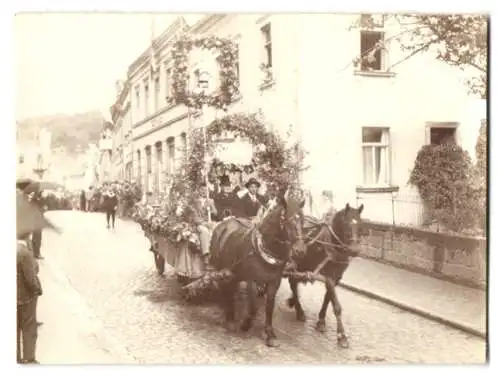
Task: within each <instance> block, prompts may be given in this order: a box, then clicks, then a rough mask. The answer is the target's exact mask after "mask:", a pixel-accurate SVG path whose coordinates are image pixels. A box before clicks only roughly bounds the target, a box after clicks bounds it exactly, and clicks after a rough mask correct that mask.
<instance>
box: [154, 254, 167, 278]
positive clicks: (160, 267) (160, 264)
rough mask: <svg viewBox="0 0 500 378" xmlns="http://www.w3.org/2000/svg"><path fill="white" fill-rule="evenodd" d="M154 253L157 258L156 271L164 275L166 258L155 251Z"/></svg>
mask: <svg viewBox="0 0 500 378" xmlns="http://www.w3.org/2000/svg"><path fill="white" fill-rule="evenodd" d="M153 255H154V259H155V265H156V271H157V272H158V274H159V275H160V276H162V275H163V273H164V272H165V258H164V257H163V256H162V255H160V254H159V253H157V252H155V253H154V254H153Z"/></svg>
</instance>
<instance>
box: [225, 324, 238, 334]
mask: <svg viewBox="0 0 500 378" xmlns="http://www.w3.org/2000/svg"><path fill="white" fill-rule="evenodd" d="M226 328H227V330H228V331H229V332H236V331H237V330H238V326H237V325H236V323H235V322H228V323H226Z"/></svg>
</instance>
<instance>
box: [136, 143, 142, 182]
mask: <svg viewBox="0 0 500 378" xmlns="http://www.w3.org/2000/svg"><path fill="white" fill-rule="evenodd" d="M137 180H138V181H139V182H142V162H141V150H137Z"/></svg>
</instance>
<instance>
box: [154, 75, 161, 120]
mask: <svg viewBox="0 0 500 378" xmlns="http://www.w3.org/2000/svg"><path fill="white" fill-rule="evenodd" d="M153 83H154V111H153V113H156V112H157V111H158V110H159V109H160V93H161V80H160V77H159V76H156V77H155V78H154V80H153Z"/></svg>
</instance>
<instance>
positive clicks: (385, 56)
mask: <svg viewBox="0 0 500 378" xmlns="http://www.w3.org/2000/svg"><path fill="white" fill-rule="evenodd" d="M364 16H370V17H372V18H373V17H374V16H377V14H369V13H364V14H361V16H360V17H361V18H363V17H364ZM380 16H381V17H382V20H381V21H380V22H374V24H373V25H372V26H370V27H368V26H366V25H363V24H361V25H360V28H359V32H358V46H359V47H358V54H359V57H360V59H359V63H358V64H357V67H356V70H357V71H358V72H361V73H364V74H370V73H373V74H380V73H387V72H388V70H389V67H390V64H389V49H388V46H387V44H384V45H385V46H384V47H383V48H382V49H381V50H380V69H369V68H363V65H362V62H363V59H362V55H361V54H363V51H361V47H362V45H363V43H362V40H363V35H365V34H368V33H380V34H381V38H380V39H381V40H382V41H384V40H386V39H387V32H388V30H387V26H386V24H385V15H380Z"/></svg>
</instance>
